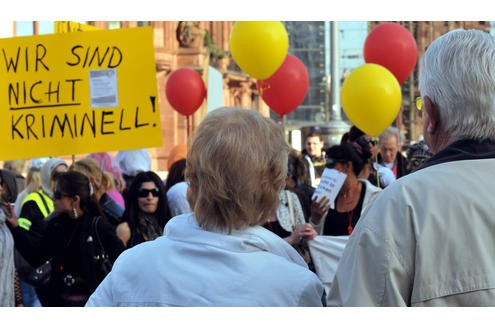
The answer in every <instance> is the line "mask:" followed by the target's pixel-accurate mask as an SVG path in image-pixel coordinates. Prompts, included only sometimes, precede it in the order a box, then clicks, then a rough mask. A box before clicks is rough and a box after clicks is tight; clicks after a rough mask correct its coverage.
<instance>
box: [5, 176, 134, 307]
mask: <svg viewBox="0 0 495 328" xmlns="http://www.w3.org/2000/svg"><path fill="white" fill-rule="evenodd" d="M52 197H53V202H54V212H53V213H52V214H51V215H50V218H49V219H48V221H47V223H46V229H45V234H44V235H43V236H42V238H41V239H40V241H39V243H36V244H33V243H32V242H31V239H30V238H29V232H28V231H26V230H25V229H22V228H20V229H19V226H18V225H19V223H18V221H17V218H15V217H12V218H10V219H9V223H10V224H11V226H12V227H13V229H12V231H13V236H14V240H15V243H16V246H17V247H18V250H19V252H20V253H21V254H22V255H23V256H24V258H25V259H26V260H28V261H29V263H31V265H33V266H34V267H38V266H40V265H41V264H43V263H45V262H46V261H47V260H50V261H51V275H50V280H49V282H48V283H47V285H46V286H45V288H46V291H45V295H44V304H43V306H82V305H84V304H85V303H86V301H87V299H88V297H89V295H90V294H91V293H92V292H93V291H94V290H95V289H96V287H97V286H98V284H99V283H100V282H101V280H102V279H103V278H104V276H101V275H99V274H98V273H99V272H98V267H97V263H96V261H95V259H96V256H100V254H103V253H102V252H101V251H102V249H104V251H105V254H106V255H108V257H109V259H110V261H111V263H113V262H114V261H115V259H116V258H117V257H118V256H119V255H120V253H122V252H123V251H124V250H125V246H124V245H123V243H122V241H121V240H120V239H119V238H118V237H117V235H116V234H115V228H114V227H113V226H112V225H111V224H110V223H109V222H108V220H107V219H106V217H104V215H103V213H102V211H101V209H100V207H99V205H98V202H97V200H96V198H95V195H94V192H93V187H92V186H91V183H90V181H89V179H88V178H87V177H86V176H85V175H84V174H82V173H80V172H76V171H67V172H61V173H59V174H57V175H56V178H55V181H54V191H53V195H52ZM97 244H98V245H97ZM100 244H101V245H100ZM96 250H99V251H100V252H99V253H96Z"/></svg>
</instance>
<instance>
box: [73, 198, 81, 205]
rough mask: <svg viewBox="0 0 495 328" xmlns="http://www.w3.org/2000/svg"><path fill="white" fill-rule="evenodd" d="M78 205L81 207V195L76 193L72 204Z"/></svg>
mask: <svg viewBox="0 0 495 328" xmlns="http://www.w3.org/2000/svg"><path fill="white" fill-rule="evenodd" d="M76 204H77V206H78V207H80V204H81V197H80V196H79V195H75V196H74V197H72V205H76Z"/></svg>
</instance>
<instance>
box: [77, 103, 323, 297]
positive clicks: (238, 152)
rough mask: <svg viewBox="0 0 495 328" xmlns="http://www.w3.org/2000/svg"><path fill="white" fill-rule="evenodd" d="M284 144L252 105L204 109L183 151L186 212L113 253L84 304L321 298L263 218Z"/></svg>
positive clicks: (277, 186)
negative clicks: (152, 235)
mask: <svg viewBox="0 0 495 328" xmlns="http://www.w3.org/2000/svg"><path fill="white" fill-rule="evenodd" d="M288 152H289V146H288V144H287V142H286V141H285V138H284V133H283V131H282V130H281V129H280V127H278V126H277V125H276V124H275V123H274V122H273V121H272V120H270V119H269V118H265V117H263V116H262V115H261V114H259V113H258V112H256V111H253V110H245V109H238V108H221V109H217V110H215V111H212V112H210V113H208V114H207V115H206V117H205V118H204V119H203V121H202V122H201V124H200V125H199V126H198V128H197V129H196V131H195V135H194V137H193V140H192V143H191V146H190V147H189V150H188V155H187V166H186V180H187V181H188V182H189V189H188V194H187V197H188V200H189V203H190V204H191V209H192V210H193V213H189V214H183V215H179V216H176V217H174V218H172V219H171V220H170V221H169V222H168V223H167V225H166V226H165V233H164V236H161V237H159V238H157V239H155V240H153V241H148V242H144V243H141V244H139V245H137V246H135V247H133V248H131V249H129V250H128V251H126V252H125V253H123V254H122V255H121V256H120V257H119V258H118V259H117V261H116V262H115V265H114V267H113V269H112V272H111V273H110V274H109V275H108V276H107V278H106V279H105V280H104V281H103V282H102V283H101V284H100V286H99V287H98V288H97V290H96V291H95V292H94V294H93V295H92V296H91V297H90V299H89V301H88V303H87V304H86V305H87V306H321V305H322V303H321V297H322V294H323V286H322V284H321V282H320V280H319V279H318V277H317V276H316V275H315V274H314V273H313V272H311V271H310V270H309V269H308V267H307V265H306V263H305V262H304V260H303V259H302V258H301V257H300V256H299V254H298V253H297V252H296V251H295V250H294V248H292V246H290V245H289V244H288V243H287V242H285V241H284V240H283V239H281V238H279V237H278V236H276V235H275V234H273V233H272V232H270V231H268V230H267V229H264V228H263V227H261V225H262V224H263V223H264V222H265V221H266V220H267V219H268V218H269V217H270V216H273V214H274V213H275V211H276V210H277V207H278V196H279V192H280V191H281V190H282V189H283V188H284V185H285V179H286V177H287V155H288Z"/></svg>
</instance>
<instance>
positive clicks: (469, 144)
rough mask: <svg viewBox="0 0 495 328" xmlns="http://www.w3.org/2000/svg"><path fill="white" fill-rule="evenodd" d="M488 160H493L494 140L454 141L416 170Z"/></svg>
mask: <svg viewBox="0 0 495 328" xmlns="http://www.w3.org/2000/svg"><path fill="white" fill-rule="evenodd" d="M489 158H495V141H494V140H489V139H485V140H473V139H463V140H458V141H454V142H453V143H451V144H450V145H448V146H447V147H445V148H444V149H442V150H441V151H439V152H438V153H436V154H435V155H433V156H432V157H431V158H430V159H428V160H427V161H426V162H424V163H423V165H422V166H421V167H420V168H418V170H420V169H424V168H425V167H428V166H433V165H437V164H442V163H448V162H453V161H463V160H472V159H489Z"/></svg>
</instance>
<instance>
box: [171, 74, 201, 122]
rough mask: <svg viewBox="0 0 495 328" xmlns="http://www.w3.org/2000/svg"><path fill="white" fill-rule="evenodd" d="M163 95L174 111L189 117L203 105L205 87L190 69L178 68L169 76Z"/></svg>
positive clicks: (199, 77)
mask: <svg viewBox="0 0 495 328" xmlns="http://www.w3.org/2000/svg"><path fill="white" fill-rule="evenodd" d="M165 93H166V95H167V99H168V102H169V103H170V105H171V106H172V107H173V108H174V109H175V110H176V111H178V112H179V113H181V114H182V115H185V116H189V115H192V114H194V112H196V111H197V110H198V108H199V107H200V106H201V104H202V103H203V100H204V99H205V97H206V87H205V83H204V82H203V79H202V78H201V75H199V73H198V72H196V71H194V70H192V69H190V68H179V69H177V70H175V71H173V72H172V74H170V76H169V78H168V80H167V86H166V88H165Z"/></svg>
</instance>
